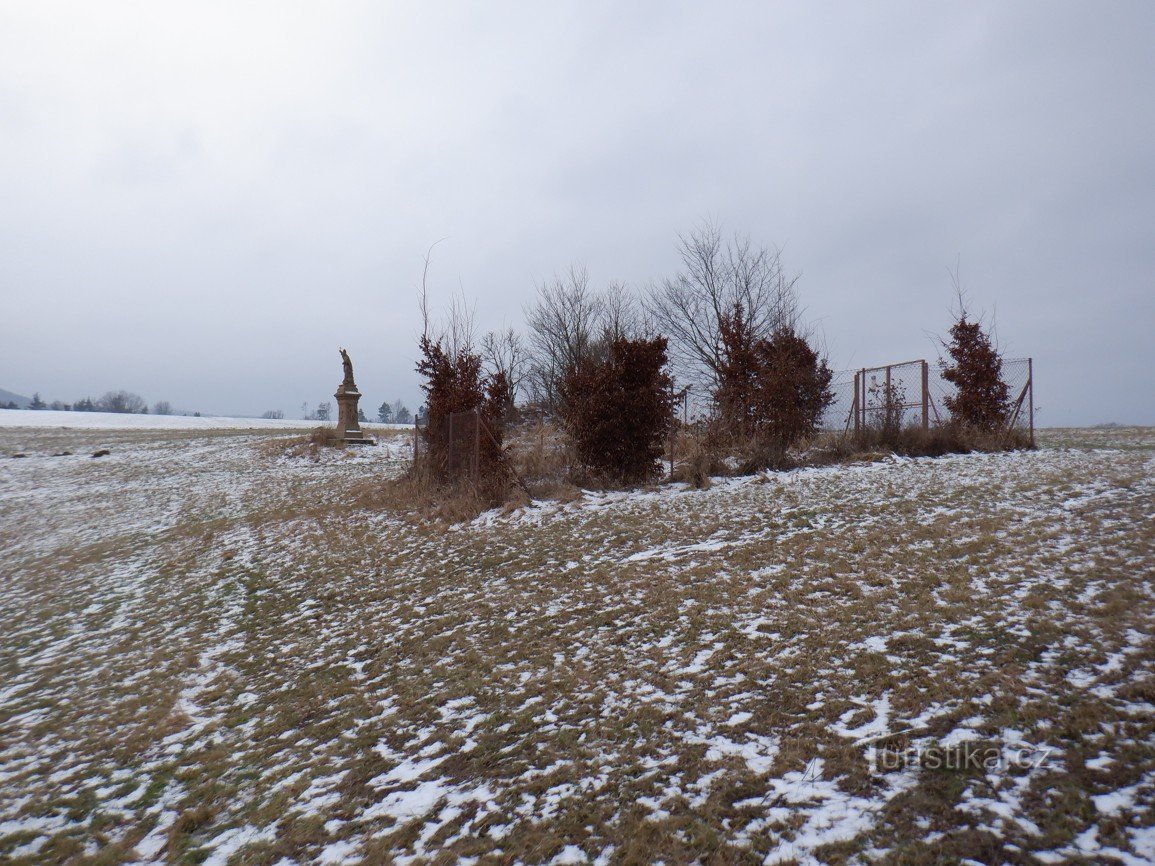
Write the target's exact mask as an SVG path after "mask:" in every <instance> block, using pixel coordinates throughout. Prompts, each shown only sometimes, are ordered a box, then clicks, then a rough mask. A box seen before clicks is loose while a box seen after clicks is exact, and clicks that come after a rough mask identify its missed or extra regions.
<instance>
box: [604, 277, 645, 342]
mask: <svg viewBox="0 0 1155 866" xmlns="http://www.w3.org/2000/svg"><path fill="white" fill-rule="evenodd" d="M642 319H643V315H642V310H641V308H640V307H639V305H638V300H637V298H636V297H635V296H634V293H633V292H632V291H630V287H629V286H627V285H626V284H625V283H618V282H613V283H610V284H609V285H608V286H607V287H606V290H605V292H604V293H602V316H601V320H602V321H601V325H602V334H601V337H602V340H603V341H604V342H605V343H606V344H607V345H609V344H610V343H614V342H617V341H618V340H632V339H635V338H637V337H638V336H640V335H641V334H642V333H643V331H646V330H647V329H646V328H644V327H643V322H642ZM650 336H652V335H650Z"/></svg>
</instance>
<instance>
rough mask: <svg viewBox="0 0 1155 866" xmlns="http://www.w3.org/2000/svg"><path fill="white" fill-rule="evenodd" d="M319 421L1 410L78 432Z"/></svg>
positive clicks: (280, 426)
mask: <svg viewBox="0 0 1155 866" xmlns="http://www.w3.org/2000/svg"><path fill="white" fill-rule="evenodd" d="M320 423H321V422H319V421H298V420H294V419H292V418H285V419H273V418H217V417H207V416H206V417H200V416H193V415H128V414H123V413H118V412H57V411H54V410H51V409H45V410H43V411H38V412H31V411H28V410H26V409H0V427H49V428H72V429H77V430H307V429H311V428H313V427H317V426H320ZM366 426H367V427H368V428H372V429H381V428H389V429H402V428H404V429H411V427H412V425H409V424H402V425H398V424H368V425H366Z"/></svg>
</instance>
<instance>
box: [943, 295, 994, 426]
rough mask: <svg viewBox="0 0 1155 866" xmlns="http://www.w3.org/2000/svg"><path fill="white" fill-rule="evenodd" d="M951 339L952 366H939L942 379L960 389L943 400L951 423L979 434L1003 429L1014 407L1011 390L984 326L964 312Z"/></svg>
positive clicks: (949, 344) (952, 328)
mask: <svg viewBox="0 0 1155 866" xmlns="http://www.w3.org/2000/svg"><path fill="white" fill-rule="evenodd" d="M950 338H951V339H950V343H948V344H947V345H946V350H947V353H948V354H949V355H950V362H947V361H946V359H943V360H941V361H940V364H941V365H942V377H943V378H944V379H946V380H947V381H948V382H951V383H952V384H953V385H954V386H955V388H957V389H958V390H957V392H956V393H955V394H954V395H953V396H948V397H946V398H945V399H944V400H943V402H944V403H945V404H946V408H947V410H948V411H949V412H950V414H951V418H952V420H954V421H955V422H956V423H959V424H963V425H965V426H967V427H973V428H975V429H977V430H986V431H991V430H998V429H1001V428H1002V427H1003V426H1004V425H1005V424H1006V422H1007V416H1008V415H1009V414H1010V406H1011V394H1010V388H1009V387H1008V386H1007V383H1006V382H1004V381H1003V380H1002V369H1003V359H1002V356H1001V355H999V352H998V350H997V349H996V348H995V346H994V343H993V342H992V341H991V338H990V335H988V334H987V333H986V332H985V331H984V330H983V327H982V324H981V323H980V322H977V321H974V322H972V321H970V320H969V319H968V318H967V313H966V311H965V310H963V311H962V312H961V313H960V314H959V318H958V320H957V321H956V322H955V323H954V325H952V326H951V329H950Z"/></svg>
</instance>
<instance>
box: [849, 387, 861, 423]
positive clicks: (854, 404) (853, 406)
mask: <svg viewBox="0 0 1155 866" xmlns="http://www.w3.org/2000/svg"><path fill="white" fill-rule="evenodd" d="M850 411H851V412H853V413H854V435H855V436H859V435H861V433H862V427H861V426H860V425H859V423H858V374H857V373H855V374H854V402H852V403H851V404H850Z"/></svg>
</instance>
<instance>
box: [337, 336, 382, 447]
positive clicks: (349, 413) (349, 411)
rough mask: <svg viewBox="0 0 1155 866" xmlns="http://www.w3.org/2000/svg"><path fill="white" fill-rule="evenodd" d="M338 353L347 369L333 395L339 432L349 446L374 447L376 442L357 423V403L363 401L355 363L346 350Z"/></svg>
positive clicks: (342, 364)
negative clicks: (355, 376)
mask: <svg viewBox="0 0 1155 866" xmlns="http://www.w3.org/2000/svg"><path fill="white" fill-rule="evenodd" d="M338 351H340V353H341V366H343V367H344V368H345V380H344V381H343V382H342V383H341V384H340V385H338V386H337V393H336V394H334V395H333V396H334V397H336V398H337V432H338V434H339V435H340V437H341V439H342V440H343V441H344V442H345V443H347V444H349V445H373V444H375V442H374V440H373V439H372V437H370V436H366V435H365V432H364V431H363V430H362V429H361V425H360V424H359V423H358V421H357V401H358V400H360V399H361V392H360V391H358V390H357V383H356V382H354V381H353V362H352V361H351V360H350V359H349V353H348V352H346V351H345V350H344V349H339V350H338Z"/></svg>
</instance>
